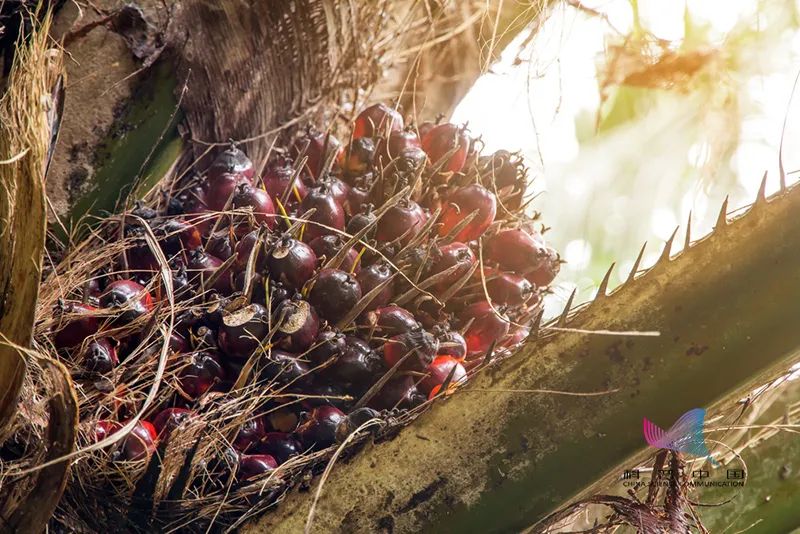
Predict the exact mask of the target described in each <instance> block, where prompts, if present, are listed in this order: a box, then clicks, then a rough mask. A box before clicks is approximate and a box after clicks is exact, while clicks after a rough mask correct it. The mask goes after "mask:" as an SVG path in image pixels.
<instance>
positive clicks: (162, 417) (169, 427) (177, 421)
mask: <svg viewBox="0 0 800 534" xmlns="http://www.w3.org/2000/svg"><path fill="white" fill-rule="evenodd" d="M193 415H194V412H192V411H191V410H189V409H187V408H167V409H165V410H161V411H160V412H158V414H156V416H155V417H154V418H153V427H154V428H155V429H156V436H158V439H159V440H161V441H163V442H167V441H169V438H170V436H171V435H172V433H173V432H174V431H175V429H177V428H178V427H179V426H181V425H182V424H183V423H184V422H186V421H188V420H189V419H190V418H191V417H192V416H193Z"/></svg>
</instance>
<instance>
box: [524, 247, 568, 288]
mask: <svg viewBox="0 0 800 534" xmlns="http://www.w3.org/2000/svg"><path fill="white" fill-rule="evenodd" d="M561 263H562V261H561V257H560V256H559V255H558V252H557V251H556V249H554V248H551V247H547V248H545V252H544V261H543V262H542V264H541V265H540V266H539V267H538V268H536V269H534V270H533V271H531V272H529V273H528V274H526V275H525V278H527V279H528V281H530V282H531V283H533V284H535V285H536V287H547V286H549V285H550V284H552V283H553V280H555V279H556V276H558V272H559V271H560V270H561Z"/></svg>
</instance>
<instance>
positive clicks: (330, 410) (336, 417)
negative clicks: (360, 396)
mask: <svg viewBox="0 0 800 534" xmlns="http://www.w3.org/2000/svg"><path fill="white" fill-rule="evenodd" d="M344 418H345V415H344V413H343V412H342V411H341V410H340V409H338V408H334V407H333V406H317V407H316V408H314V409H313V410H311V412H310V413H309V414H308V419H307V420H306V421H305V422H304V423H303V424H301V425H300V426H299V427H297V430H296V431H295V435H296V436H297V437H298V438H299V439H300V442H301V443H302V444H303V447H305V448H306V449H314V450H317V451H319V450H322V449H325V448H327V447H329V446H331V445H333V444H334V443H335V442H336V426H337V425H338V424H339V423H340V422H341V421H342V420H344Z"/></svg>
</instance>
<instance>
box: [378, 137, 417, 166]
mask: <svg viewBox="0 0 800 534" xmlns="http://www.w3.org/2000/svg"><path fill="white" fill-rule="evenodd" d="M412 148H413V149H421V148H422V145H421V144H420V141H419V137H417V132H415V131H414V130H410V129H404V130H401V131H399V132H392V133H391V134H390V135H389V139H388V141H387V140H385V139H381V141H380V142H379V143H378V157H380V158H381V161H382V163H383V165H384V166H385V165H388V164H389V162H391V161H392V160H394V159H395V158H398V157H400V155H401V154H402V153H403V152H404V151H405V150H408V149H412Z"/></svg>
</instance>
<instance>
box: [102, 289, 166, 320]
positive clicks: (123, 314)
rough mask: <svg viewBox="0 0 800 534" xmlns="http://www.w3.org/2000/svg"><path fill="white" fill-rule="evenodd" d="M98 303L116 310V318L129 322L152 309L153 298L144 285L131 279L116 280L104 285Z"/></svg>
mask: <svg viewBox="0 0 800 534" xmlns="http://www.w3.org/2000/svg"><path fill="white" fill-rule="evenodd" d="M100 305H101V306H102V307H104V308H110V309H113V310H118V314H117V320H118V321H120V322H122V323H130V322H132V321H135V320H136V319H138V318H139V317H141V316H142V315H144V314H146V313H148V312H149V311H150V310H152V309H153V298H152V297H151V296H150V293H148V292H147V290H146V289H145V288H144V286H142V285H141V284H139V283H137V282H134V281H133V280H116V281H114V282H111V283H110V284H108V287H106V291H105V293H103V295H102V296H101V297H100Z"/></svg>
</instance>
